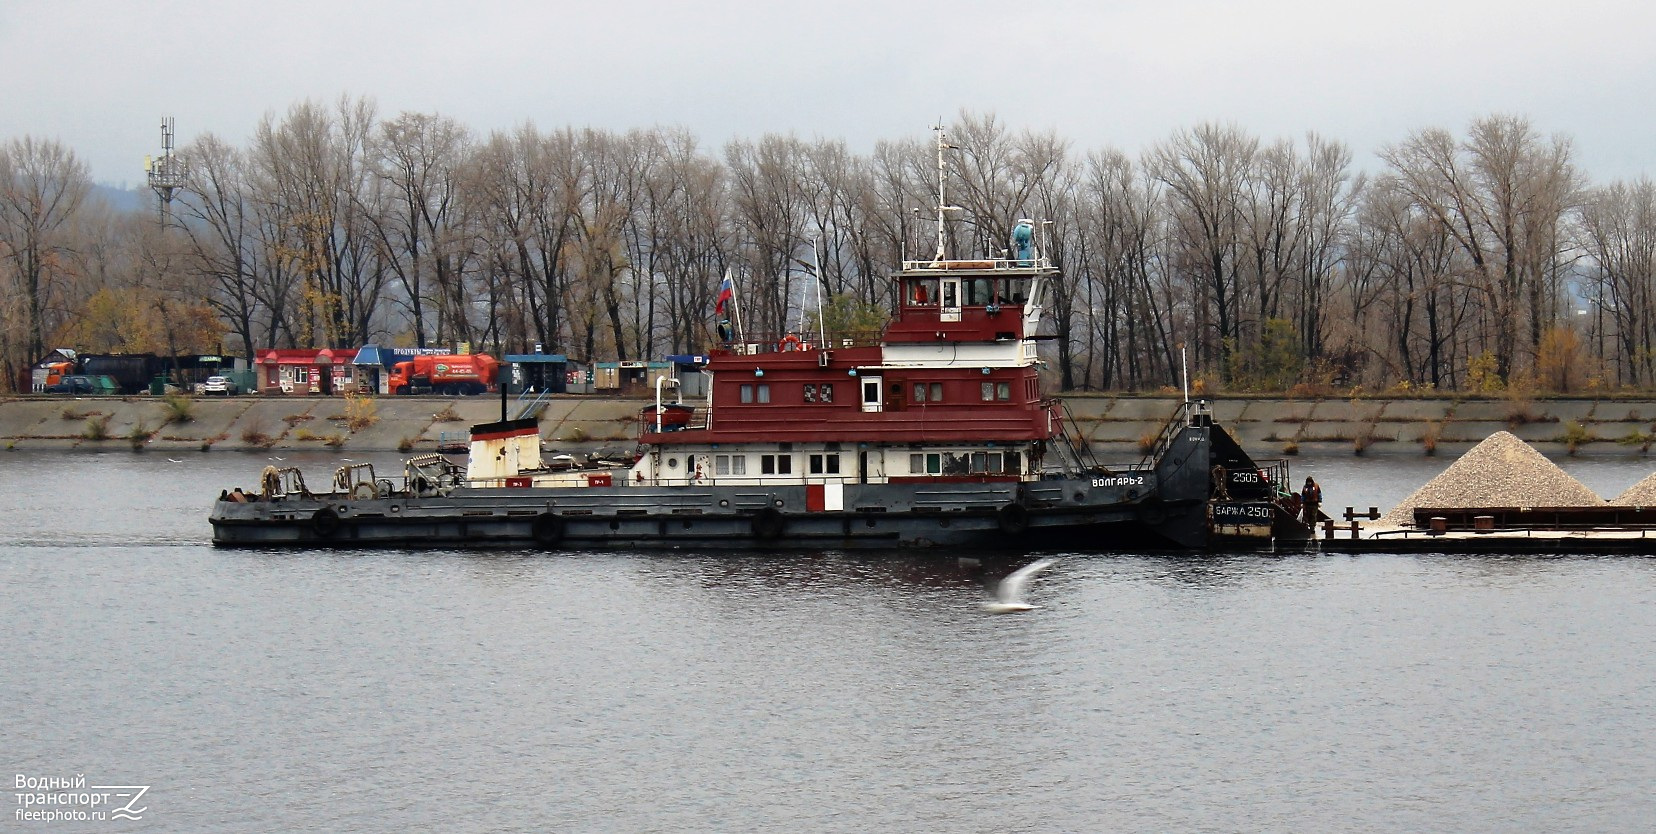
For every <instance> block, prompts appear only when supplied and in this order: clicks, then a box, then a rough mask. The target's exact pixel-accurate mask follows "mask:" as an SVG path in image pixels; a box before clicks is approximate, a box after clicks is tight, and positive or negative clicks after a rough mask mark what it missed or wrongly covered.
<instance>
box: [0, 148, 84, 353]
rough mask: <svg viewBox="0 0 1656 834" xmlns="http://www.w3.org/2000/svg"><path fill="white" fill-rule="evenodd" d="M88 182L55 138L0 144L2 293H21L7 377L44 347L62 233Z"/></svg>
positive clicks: (62, 270)
mask: <svg viewBox="0 0 1656 834" xmlns="http://www.w3.org/2000/svg"><path fill="white" fill-rule="evenodd" d="M91 186H92V181H91V177H90V176H89V174H88V173H87V169H86V165H85V163H83V162H81V161H80V159H79V158H78V157H76V156H75V153H74V151H71V150H69V149H68V148H66V147H64V146H63V145H62V144H60V143H58V142H57V141H55V140H50V139H36V138H34V137H32V136H25V137H23V138H21V139H13V140H12V141H10V142H7V143H6V144H5V145H3V146H0V256H3V257H4V258H5V263H6V264H7V266H8V267H10V269H9V270H8V272H9V273H10V275H9V278H10V283H11V284H12V286H11V292H8V293H6V294H7V295H15V297H18V298H20V299H21V304H20V305H19V307H20V310H19V312H21V313H22V315H23V320H22V322H21V325H22V330H23V333H24V334H25V335H24V339H23V341H22V343H21V344H20V345H12V346H9V347H13V348H14V350H15V349H16V348H20V349H21V350H22V354H21V355H19V354H17V353H16V352H10V353H9V355H8V356H7V357H6V358H7V360H8V367H9V368H10V369H11V370H12V371H13V372H12V373H8V374H6V377H7V380H8V382H14V381H15V380H16V379H17V378H18V377H19V373H20V371H21V368H22V367H23V366H24V365H26V364H27V363H29V362H33V361H35V360H36V359H38V358H40V357H41V356H43V355H44V354H45V353H46V335H47V333H48V332H49V331H50V330H51V327H52V324H53V323H52V322H50V321H48V317H47V310H48V307H49V306H50V304H51V301H52V296H53V294H54V292H55V291H56V290H57V286H58V284H59V283H61V281H62V280H63V279H64V277H65V274H66V273H67V271H68V269H67V265H68V259H69V256H70V254H71V253H70V250H69V249H68V241H67V234H66V233H67V231H68V228H69V225H70V223H72V222H73V220H74V219H75V216H76V214H77V213H78V212H79V211H80V208H81V204H82V202H83V201H84V200H85V199H86V195H87V192H88V191H89V190H90V189H91ZM7 329H8V330H9V329H10V325H8V326H7Z"/></svg>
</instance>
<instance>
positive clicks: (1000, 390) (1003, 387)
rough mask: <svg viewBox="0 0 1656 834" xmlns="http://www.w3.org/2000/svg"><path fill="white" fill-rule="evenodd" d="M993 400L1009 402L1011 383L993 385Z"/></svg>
mask: <svg viewBox="0 0 1656 834" xmlns="http://www.w3.org/2000/svg"><path fill="white" fill-rule="evenodd" d="M759 387H760V388H763V387H765V386H763V385H761V386H759ZM995 399H997V400H1010V399H1012V383H1010V382H997V383H995ZM769 401H770V400H769V399H768V398H767V399H764V400H760V402H769Z"/></svg>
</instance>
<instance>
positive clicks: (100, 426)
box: [81, 414, 109, 440]
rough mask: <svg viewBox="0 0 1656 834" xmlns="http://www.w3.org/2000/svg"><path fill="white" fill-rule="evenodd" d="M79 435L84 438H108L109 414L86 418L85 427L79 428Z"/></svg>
mask: <svg viewBox="0 0 1656 834" xmlns="http://www.w3.org/2000/svg"><path fill="white" fill-rule="evenodd" d="M81 437H82V438H83V439H85V440H108V439H109V415H108V414H104V415H102V416H99V417H88V418H86V428H84V429H81Z"/></svg>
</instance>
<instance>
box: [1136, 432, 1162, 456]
mask: <svg viewBox="0 0 1656 834" xmlns="http://www.w3.org/2000/svg"><path fill="white" fill-rule="evenodd" d="M1158 437H1159V436H1158V435H1157V434H1156V433H1155V432H1153V431H1147V432H1145V433H1144V434H1141V435H1139V438H1138V451H1139V454H1140V455H1146V456H1147V455H1149V454H1150V453H1151V452H1154V451H1155V450H1156V440H1157V439H1158Z"/></svg>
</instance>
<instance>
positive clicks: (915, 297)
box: [909, 278, 937, 306]
mask: <svg viewBox="0 0 1656 834" xmlns="http://www.w3.org/2000/svg"><path fill="white" fill-rule="evenodd" d="M909 303H910V304H918V305H926V306H930V305H935V304H936V303H937V279H936V278H921V279H918V280H915V281H910V282H909Z"/></svg>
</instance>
